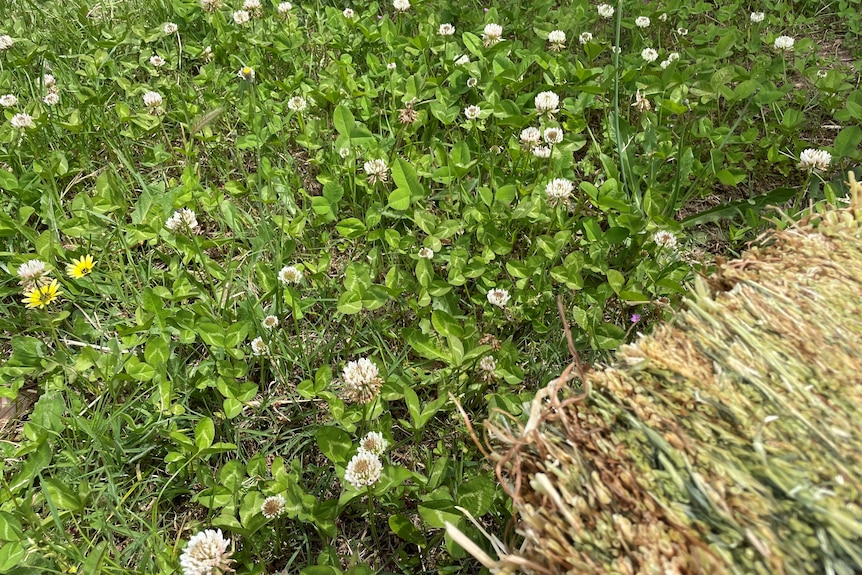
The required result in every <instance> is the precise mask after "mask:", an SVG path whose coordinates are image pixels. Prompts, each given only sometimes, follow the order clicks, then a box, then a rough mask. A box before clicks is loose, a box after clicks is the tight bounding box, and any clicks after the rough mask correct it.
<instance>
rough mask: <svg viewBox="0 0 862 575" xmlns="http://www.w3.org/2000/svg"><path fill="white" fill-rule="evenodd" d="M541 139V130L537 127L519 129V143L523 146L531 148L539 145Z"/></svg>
mask: <svg viewBox="0 0 862 575" xmlns="http://www.w3.org/2000/svg"><path fill="white" fill-rule="evenodd" d="M541 141H542V132H541V131H539V129H538V128H534V127H533V126H530V127H529V128H524V129H523V130H521V145H523V146H524V147H525V148H528V149H532V148H535V147H536V146H538V145H539V142H541Z"/></svg>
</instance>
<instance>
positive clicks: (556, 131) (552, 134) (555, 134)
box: [542, 128, 563, 146]
mask: <svg viewBox="0 0 862 575" xmlns="http://www.w3.org/2000/svg"><path fill="white" fill-rule="evenodd" d="M542 137H543V138H544V139H545V143H546V144H549V145H551V146H553V145H554V144H559V143H561V142H562V141H563V130H562V129H561V128H546V129H545V133H544V134H542Z"/></svg>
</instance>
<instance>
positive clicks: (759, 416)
mask: <svg viewBox="0 0 862 575" xmlns="http://www.w3.org/2000/svg"><path fill="white" fill-rule="evenodd" d="M851 189H852V194H853V198H852V202H851V207H850V208H848V209H845V210H832V211H829V212H827V213H825V214H823V215H822V216H818V217H812V218H809V219H808V220H807V221H806V222H804V223H802V224H799V225H797V226H795V227H793V228H791V229H787V230H785V231H782V232H779V233H776V234H775V235H774V236H772V237H771V238H770V243H769V246H768V247H766V248H762V249H753V250H751V251H750V252H748V253H746V254H745V255H744V256H743V258H742V259H740V260H737V261H733V262H730V263H726V264H722V265H721V267H720V270H719V273H718V274H717V275H716V276H714V277H713V278H711V279H709V280H699V281H698V282H697V283H696V286H695V289H694V292H695V293H694V294H693V296H692V298H691V300H690V301H688V302H687V305H686V309H685V311H683V312H681V313H679V314H678V316H677V317H676V319H675V320H674V321H673V322H672V323H671V324H669V325H664V326H661V327H659V328H658V329H656V330H655V332H654V333H653V334H651V335H650V336H647V337H643V338H641V339H640V340H639V341H638V342H637V343H636V344H634V345H631V346H626V347H624V348H623V349H622V350H621V351H620V352H619V355H618V358H619V361H618V363H617V364H616V365H615V366H613V367H608V368H605V369H601V370H595V371H589V372H587V373H583V371H582V370H578V369H577V368H576V366H574V365H572V366H569V368H568V369H566V371H565V372H564V373H563V375H562V376H561V377H559V378H557V379H555V380H553V381H551V382H550V383H549V384H548V386H547V387H546V388H544V389H542V390H540V392H539V393H538V394H537V396H536V398H535V400H534V401H533V404H532V410H531V414H530V418H529V421H528V422H527V423H526V424H521V423H518V421H517V420H516V419H515V418H514V417H512V416H506V414H498V416H497V417H495V418H494V419H493V420H492V421H489V422H486V424H485V433H486V441H485V443H486V444H487V445H486V447H487V448H488V449H489V450H490V451H489V453H488V455H489V457H490V458H491V459H492V461H494V462H495V463H496V465H497V475H498V478H499V480H500V482H501V484H502V485H503V486H504V488H505V489H506V491H507V492H508V493H509V495H510V496H511V497H512V499H513V503H514V507H515V510H516V512H517V513H516V515H517V525H516V532H517V537H515V538H513V539H514V541H512V542H509V544H508V546H507V547H504V545H503V544H501V543H500V542H499V541H496V542H495V543H496V544H495V545H494V546H495V548H496V550H497V555H498V557H496V558H492V557H489V556H488V555H487V554H484V553H483V552H481V550H480V549H478V547H477V546H476V545H475V544H473V548H472V549H468V550H469V551H471V552H473V554H474V555H475V556H477V558H479V559H480V560H481V561H482V562H483V563H484V564H485V565H486V566H487V567H489V568H490V569H491V570H492V572H495V573H513V572H517V571H521V572H525V573H552V574H557V573H571V574H575V573H578V574H589V573H619V574H635V573H637V574H662V575H664V574H689V573H691V574H695V573H698V574H699V573H703V574H707V573H709V574H722V573H733V574H751V573H755V574H772V573H776V574H788V575H791V574H803V573H806V574H807V573H812V574H813V573H817V574H821V573H834V574H838V575H852V574H853V573H862V425H860V424H862V201H860V200H862V185H860V184H857V183H856V182H855V180H853V179H852V177H851ZM579 371H581V373H579ZM576 376H578V377H576ZM576 383H579V384H580V385H576ZM501 415H502V416H501ZM449 533H450V535H452V536H453V537H454V538H455V539H456V540H457V541H459V542H461V543H462V545H465V548H466V546H468V545H469V543H467V541H465V539H466V538H465V537H464V536H463V534H462V533H460V532H458V531H457V530H456V529H454V528H450V529H449ZM492 540H493V538H492Z"/></svg>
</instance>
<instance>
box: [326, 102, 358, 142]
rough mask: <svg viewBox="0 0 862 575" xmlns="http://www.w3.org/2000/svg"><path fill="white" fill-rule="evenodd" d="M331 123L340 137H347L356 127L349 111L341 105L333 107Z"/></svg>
mask: <svg viewBox="0 0 862 575" xmlns="http://www.w3.org/2000/svg"><path fill="white" fill-rule="evenodd" d="M332 122H333V124H335V129H336V130H337V131H338V133H339V134H341V135H342V136H345V135H346V136H349V135H350V132H351V131H352V130H353V127H354V126H355V125H356V120H355V119H354V118H353V114H352V113H351V111H350V110H349V109H347V107H346V106H343V105H341V104H339V105H338V106H336V107H335V113H334V114H333V116H332Z"/></svg>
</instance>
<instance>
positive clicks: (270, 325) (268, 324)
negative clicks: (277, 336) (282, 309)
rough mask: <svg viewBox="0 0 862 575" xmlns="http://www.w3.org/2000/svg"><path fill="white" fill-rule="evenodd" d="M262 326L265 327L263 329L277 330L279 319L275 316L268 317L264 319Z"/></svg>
mask: <svg viewBox="0 0 862 575" xmlns="http://www.w3.org/2000/svg"><path fill="white" fill-rule="evenodd" d="M260 325H262V326H263V329H275V328H277V327H278V318H277V317H275V316H274V315H268V316H266V317H265V318H263V321H262V322H260Z"/></svg>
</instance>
